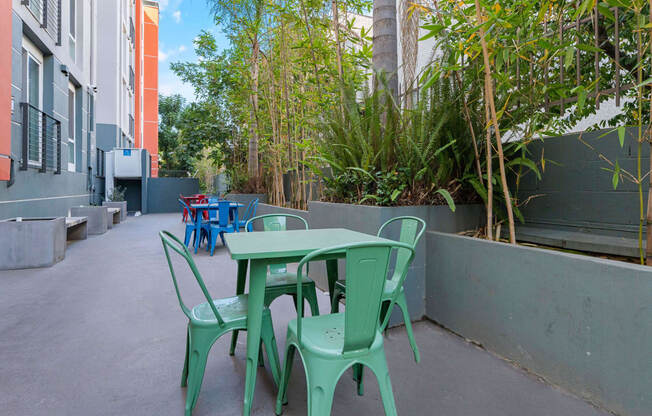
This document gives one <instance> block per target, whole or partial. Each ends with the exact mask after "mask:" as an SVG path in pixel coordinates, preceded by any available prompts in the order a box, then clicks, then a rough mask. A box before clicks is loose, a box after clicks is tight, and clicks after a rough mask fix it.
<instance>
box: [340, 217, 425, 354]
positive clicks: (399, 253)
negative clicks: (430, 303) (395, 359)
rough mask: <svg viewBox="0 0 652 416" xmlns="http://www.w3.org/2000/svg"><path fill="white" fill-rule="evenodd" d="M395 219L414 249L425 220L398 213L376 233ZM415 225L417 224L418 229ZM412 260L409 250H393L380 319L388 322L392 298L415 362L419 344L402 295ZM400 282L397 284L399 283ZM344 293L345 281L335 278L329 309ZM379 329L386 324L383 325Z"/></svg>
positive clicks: (401, 236) (381, 232) (403, 294)
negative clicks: (394, 258) (397, 215)
mask: <svg viewBox="0 0 652 416" xmlns="http://www.w3.org/2000/svg"><path fill="white" fill-rule="evenodd" d="M397 221H401V233H400V237H399V241H400V242H402V243H406V244H408V245H410V246H411V247H412V249H416V246H417V244H418V243H419V240H420V239H421V236H423V233H424V231H425V229H426V222H425V221H424V220H422V219H421V218H417V217H409V216H402V217H396V218H392V219H390V220H389V221H387V222H386V223H384V224H383V225H382V226H381V227H380V229H379V230H378V236H379V237H380V236H381V235H382V234H383V231H384V230H385V229H386V228H387V227H388V226H389V225H391V224H394V223H395V222H397ZM419 225H421V227H420V229H419ZM411 262H412V256H411V254H410V252H409V251H407V250H404V249H400V248H399V249H397V250H396V266H395V268H394V274H393V276H392V278H391V280H389V281H388V282H387V284H386V285H385V291H384V292H383V298H382V299H383V309H382V313H381V317H380V319H381V320H383V321H385V322H388V320H386V319H385V318H386V315H391V312H392V308H390V302H391V299H395V301H396V305H397V306H398V307H399V308H400V309H401V312H402V313H403V321H404V322H405V330H406V332H407V335H408V339H409V341H410V346H411V347H412V351H413V352H414V360H415V361H416V362H417V363H418V362H420V361H421V356H420V354H419V347H417V343H416V341H415V340H414V333H413V331H412V322H411V320H410V311H409V310H408V307H407V300H406V298H405V291H404V289H403V280H404V279H405V277H404V275H405V274H407V271H408V268H409V267H410V263H411ZM399 282H400V284H399ZM345 296H346V281H345V280H338V281H337V282H336V283H335V287H334V290H333V297H332V304H331V313H333V312H337V311H339V304H340V299H341V298H343V297H345ZM382 329H383V330H385V329H386V328H385V327H383V328H382Z"/></svg>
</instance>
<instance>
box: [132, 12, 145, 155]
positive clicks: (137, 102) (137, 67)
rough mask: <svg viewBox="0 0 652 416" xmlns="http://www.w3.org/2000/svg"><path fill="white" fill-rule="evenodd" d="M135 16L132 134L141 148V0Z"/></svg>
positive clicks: (137, 145)
mask: <svg viewBox="0 0 652 416" xmlns="http://www.w3.org/2000/svg"><path fill="white" fill-rule="evenodd" d="M135 14H136V21H135V22H134V25H135V26H136V39H135V43H136V51H135V59H134V61H135V62H134V71H135V72H136V83H135V86H134V88H135V91H134V108H135V111H134V122H135V123H136V126H135V130H134V134H135V136H136V137H135V142H136V147H137V148H141V147H142V143H143V132H142V131H141V128H140V125H141V122H142V120H143V116H142V114H141V112H140V106H141V102H142V100H143V97H142V91H143V85H142V82H141V78H140V74H141V71H142V68H143V63H142V62H143V47H142V41H143V34H142V32H141V27H142V23H143V0H136V7H135Z"/></svg>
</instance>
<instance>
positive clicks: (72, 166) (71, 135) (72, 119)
mask: <svg viewBox="0 0 652 416" xmlns="http://www.w3.org/2000/svg"><path fill="white" fill-rule="evenodd" d="M71 94H72V114H70V109H71V106H70V97H71ZM71 126H72V129H71V128H70V127H71ZM76 136H77V88H76V87H75V86H74V84H73V83H71V82H68V139H67V145H68V171H69V172H75V171H76V169H77V163H76V158H77V149H76V148H75V147H76V142H75V139H76ZM71 144H72V162H70V146H71Z"/></svg>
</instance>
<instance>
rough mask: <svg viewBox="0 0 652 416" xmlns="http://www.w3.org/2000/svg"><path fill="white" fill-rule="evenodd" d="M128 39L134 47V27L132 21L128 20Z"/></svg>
mask: <svg viewBox="0 0 652 416" xmlns="http://www.w3.org/2000/svg"><path fill="white" fill-rule="evenodd" d="M129 39H130V40H131V45H132V46H136V27H135V26H134V19H133V18H130V19H129Z"/></svg>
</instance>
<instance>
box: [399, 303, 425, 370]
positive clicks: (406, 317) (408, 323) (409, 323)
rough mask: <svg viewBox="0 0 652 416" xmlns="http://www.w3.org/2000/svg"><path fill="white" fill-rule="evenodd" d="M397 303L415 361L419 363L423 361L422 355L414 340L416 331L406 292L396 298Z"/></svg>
mask: <svg viewBox="0 0 652 416" xmlns="http://www.w3.org/2000/svg"><path fill="white" fill-rule="evenodd" d="M396 304H397V305H398V307H399V309H401V312H402V313H403V322H404V323H405V332H407V336H408V340H409V341H410V346H411V347H412V352H413V353H414V361H416V362H417V363H419V362H421V355H420V354H419V347H418V346H417V342H416V341H415V340H414V333H413V332H412V321H411V320H410V311H408V307H407V300H406V299H405V293H403V292H401V294H400V295H398V297H397V298H396Z"/></svg>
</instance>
